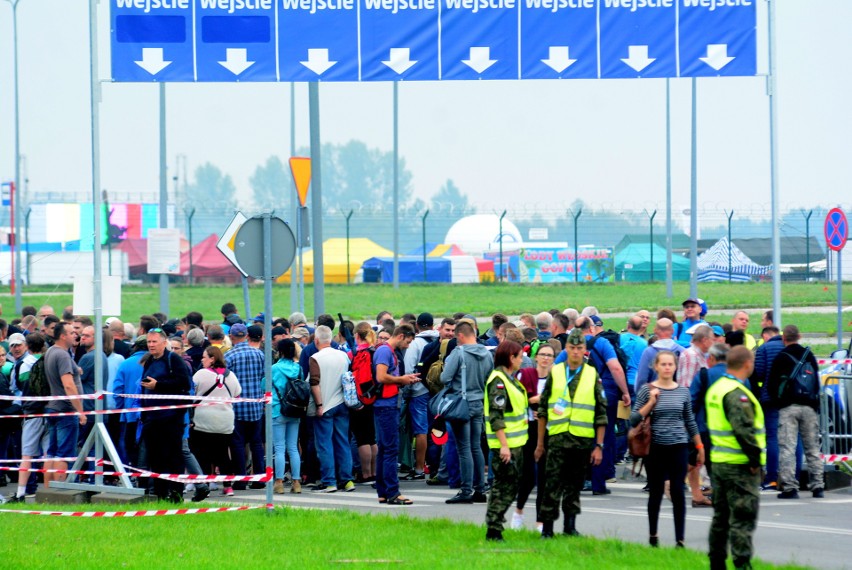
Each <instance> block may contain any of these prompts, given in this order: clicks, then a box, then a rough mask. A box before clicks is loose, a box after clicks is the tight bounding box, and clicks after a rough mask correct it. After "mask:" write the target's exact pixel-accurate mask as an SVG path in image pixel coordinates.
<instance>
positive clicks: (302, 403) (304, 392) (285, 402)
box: [272, 370, 311, 418]
mask: <svg viewBox="0 0 852 570" xmlns="http://www.w3.org/2000/svg"><path fill="white" fill-rule="evenodd" d="M272 387H273V388H274V389H275V393H276V394H278V401H279V402H280V404H281V414H282V415H284V416H286V417H288V418H304V417H305V416H306V415H308V402H309V401H310V399H311V386H310V384H309V383H308V381H307V380H305V379H303V378H302V373H301V370H300V372H299V377H298V378H288V379H287V384H286V385H285V386H284V394H281V391H280V390H278V388H276V387H275V385H274V384H273V385H272Z"/></svg>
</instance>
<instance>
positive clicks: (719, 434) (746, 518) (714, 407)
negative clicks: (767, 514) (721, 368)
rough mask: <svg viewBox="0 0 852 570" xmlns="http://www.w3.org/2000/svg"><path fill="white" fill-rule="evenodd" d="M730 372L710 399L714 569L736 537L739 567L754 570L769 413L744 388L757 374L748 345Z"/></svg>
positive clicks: (733, 355)
mask: <svg viewBox="0 0 852 570" xmlns="http://www.w3.org/2000/svg"><path fill="white" fill-rule="evenodd" d="M727 366H728V373H727V374H726V375H725V376H722V377H721V378H719V379H718V380H716V381H715V382H714V383H713V384H712V385H711V386H710V387H709V388H708V389H707V396H706V400H705V402H706V404H705V406H706V411H707V428H708V430H709V431H710V443H711V445H712V447H711V449H710V458H711V460H712V463H713V473H712V478H713V507H714V509H715V512H714V514H713V522H712V524H711V525H710V552H709V556H710V568H711V570H717V569H718V570H721V569H723V568H725V567H726V566H725V561H726V559H727V556H728V542H729V539H730V546H731V556H732V557H733V559H734V566H735V567H736V568H751V557H752V554H753V548H752V536H753V535H754V529H755V527H756V526H757V511H758V507H759V505H760V482H761V481H762V479H763V474H762V473H761V471H762V469H761V468H762V467H763V466H764V465H766V431H765V429H764V420H763V409H762V408H761V406H760V403H759V402H758V400H757V398H755V397H754V395H753V394H752V393H751V391H749V389H748V388H746V387H745V386H744V385H743V382H745V381H746V380H747V379H748V378H749V376H751V373H752V372H753V371H754V355H753V354H752V352H751V351H750V350H749V349H748V348H746V347H745V346H735V347H734V348H732V349H731V350H730V351H729V352H728V356H727Z"/></svg>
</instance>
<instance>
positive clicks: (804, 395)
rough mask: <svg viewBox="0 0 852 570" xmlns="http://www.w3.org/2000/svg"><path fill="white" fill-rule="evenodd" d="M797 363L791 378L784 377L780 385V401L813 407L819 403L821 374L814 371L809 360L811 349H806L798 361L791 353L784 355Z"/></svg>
mask: <svg viewBox="0 0 852 570" xmlns="http://www.w3.org/2000/svg"><path fill="white" fill-rule="evenodd" d="M784 354H785V355H786V356H787V357H788V358H790V359H791V360H793V361H794V362H795V363H796V366H795V367H794V368H793V371H792V372H791V373H790V375H789V376H782V377H781V382H779V384H778V397H779V400H785V399H786V400H789V401H790V402H792V403H794V404H802V405H806V406H812V405H814V404H817V403H819V389H820V384H819V374H817V371H816V370H814V367H813V365H812V364H811V362H810V359H809V358H808V357H809V356H810V354H811V349H810V347H808V348H806V349H805V352H804V353H803V354H802V357H801V358H799V359H798V360H796V358H795V357H793V355H792V354H790V353H789V352H785V353H784Z"/></svg>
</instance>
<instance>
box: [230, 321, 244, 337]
mask: <svg viewBox="0 0 852 570" xmlns="http://www.w3.org/2000/svg"><path fill="white" fill-rule="evenodd" d="M228 334H230V335H231V336H246V335H247V334H248V327H246V326H245V325H244V324H243V323H237V324H235V325H231V330H230V331H228Z"/></svg>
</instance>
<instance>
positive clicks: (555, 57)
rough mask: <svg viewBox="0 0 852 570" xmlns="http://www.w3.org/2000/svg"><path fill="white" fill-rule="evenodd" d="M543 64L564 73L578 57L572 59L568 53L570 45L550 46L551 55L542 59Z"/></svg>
mask: <svg viewBox="0 0 852 570" xmlns="http://www.w3.org/2000/svg"><path fill="white" fill-rule="evenodd" d="M541 62H542V63H543V64H545V65H546V66H548V67H550V68H552V69H553V70H554V71H555V72H556V73H562V72H563V71H565V70H566V69H568V68H569V67H571V66H572V65H574V63H576V62H577V60H576V59H571V56H569V55H568V46H550V50H549V57H548V58H547V59H543V60H541Z"/></svg>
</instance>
